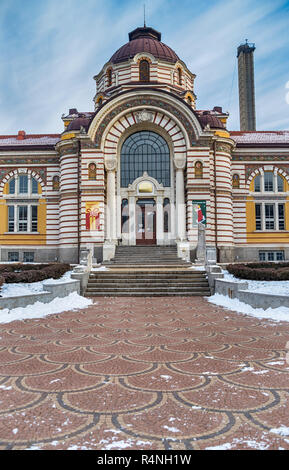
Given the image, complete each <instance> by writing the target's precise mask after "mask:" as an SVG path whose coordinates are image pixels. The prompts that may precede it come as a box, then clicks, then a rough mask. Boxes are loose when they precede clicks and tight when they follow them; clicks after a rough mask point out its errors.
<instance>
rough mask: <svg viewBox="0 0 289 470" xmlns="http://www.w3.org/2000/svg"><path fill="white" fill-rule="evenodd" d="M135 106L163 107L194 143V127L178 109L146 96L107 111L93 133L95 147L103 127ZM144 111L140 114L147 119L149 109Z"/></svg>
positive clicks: (101, 134) (99, 139) (99, 141)
mask: <svg viewBox="0 0 289 470" xmlns="http://www.w3.org/2000/svg"><path fill="white" fill-rule="evenodd" d="M137 106H147V107H156V108H160V109H163V110H164V111H168V112H169V113H171V114H172V115H174V116H175V117H176V118H177V119H178V120H179V121H180V122H181V123H182V124H183V126H184V128H185V129H186V131H187V134H188V136H189V139H190V143H191V145H194V143H195V133H194V129H193V127H192V125H191V124H190V122H189V121H188V120H187V119H186V118H185V116H184V115H183V114H182V113H181V112H180V111H178V109H177V108H175V107H174V106H172V105H170V104H168V103H166V102H164V101H162V100H160V99H156V98H148V97H137V98H133V99H131V100H129V101H126V102H124V103H122V104H120V105H119V106H117V108H115V109H114V110H112V111H111V112H110V113H108V114H107V115H106V116H105V118H104V119H103V120H102V121H101V123H100V124H99V126H98V129H97V132H96V134H95V145H96V147H97V148H100V143H101V139H102V136H103V133H104V131H105V129H106V128H107V126H108V125H109V123H110V122H111V121H112V120H113V119H114V118H115V117H116V116H118V115H119V114H120V113H122V112H123V111H125V110H127V111H129V110H130V109H132V108H136V107H137ZM145 111H146V115H145V116H144V115H142V117H143V118H144V117H145V118H148V119H147V120H149V117H150V116H149V111H148V110H145Z"/></svg>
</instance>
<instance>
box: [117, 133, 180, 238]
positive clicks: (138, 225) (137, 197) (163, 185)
mask: <svg viewBox="0 0 289 470" xmlns="http://www.w3.org/2000/svg"><path fill="white" fill-rule="evenodd" d="M119 174H120V181H119V183H120V195H121V201H122V202H121V239H122V243H123V244H129V245H155V244H160V245H161V244H166V243H168V242H169V241H168V240H169V234H168V230H166V233H165V232H164V224H165V226H166V229H167V227H168V223H166V222H167V220H168V218H169V219H171V213H170V211H169V210H168V204H167V201H171V200H172V199H173V197H174V195H173V184H172V165H171V155H170V149H169V146H168V144H167V142H166V140H165V139H164V138H163V137H162V136H161V135H159V134H158V133H157V132H154V131H151V130H141V131H138V132H135V133H133V134H131V135H130V136H129V137H127V139H126V140H125V141H124V143H123V145H122V147H121V152H120V166H119ZM164 201H166V211H165V213H164V205H165V202H164Z"/></svg>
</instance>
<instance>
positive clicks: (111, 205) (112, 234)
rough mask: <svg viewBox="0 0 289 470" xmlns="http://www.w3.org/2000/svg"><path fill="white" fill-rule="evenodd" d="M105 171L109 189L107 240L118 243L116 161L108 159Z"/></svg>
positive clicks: (107, 200)
mask: <svg viewBox="0 0 289 470" xmlns="http://www.w3.org/2000/svg"><path fill="white" fill-rule="evenodd" d="M105 169H106V171H107V188H106V191H107V193H106V195H107V196H106V205H107V207H106V214H107V217H106V224H107V230H106V234H107V235H106V238H107V240H109V241H113V242H115V241H116V195H115V187H116V184H115V170H116V159H112V158H111V159H106V160H105Z"/></svg>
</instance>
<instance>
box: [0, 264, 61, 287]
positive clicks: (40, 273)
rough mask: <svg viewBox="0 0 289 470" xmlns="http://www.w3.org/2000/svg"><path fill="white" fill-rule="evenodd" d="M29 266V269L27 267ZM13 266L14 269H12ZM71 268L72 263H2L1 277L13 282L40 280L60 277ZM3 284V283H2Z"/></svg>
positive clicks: (5, 280)
mask: <svg viewBox="0 0 289 470" xmlns="http://www.w3.org/2000/svg"><path fill="white" fill-rule="evenodd" d="M28 266H29V268H28V269H27V267H28ZM11 267H12V269H11ZM69 270H70V265H69V264H65V263H53V264H38V265H37V264H33V265H32V264H31V265H28V264H27V265H24V264H21V263H19V264H13V265H12V264H10V265H4V264H3V265H0V273H1V277H0V279H1V278H2V279H4V282H7V283H8V284H11V283H13V282H15V283H19V282H38V281H44V280H45V279H50V278H53V279H59V278H60V277H61V276H63V274H65V273H66V272H67V271H69ZM0 285H1V284H0Z"/></svg>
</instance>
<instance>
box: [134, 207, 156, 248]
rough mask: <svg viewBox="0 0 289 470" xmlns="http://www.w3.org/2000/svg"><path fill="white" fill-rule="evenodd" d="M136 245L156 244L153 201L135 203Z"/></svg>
mask: <svg viewBox="0 0 289 470" xmlns="http://www.w3.org/2000/svg"><path fill="white" fill-rule="evenodd" d="M136 244H137V245H155V244H156V203H155V200H154V199H145V198H144V199H138V200H137V202H136Z"/></svg>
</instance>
